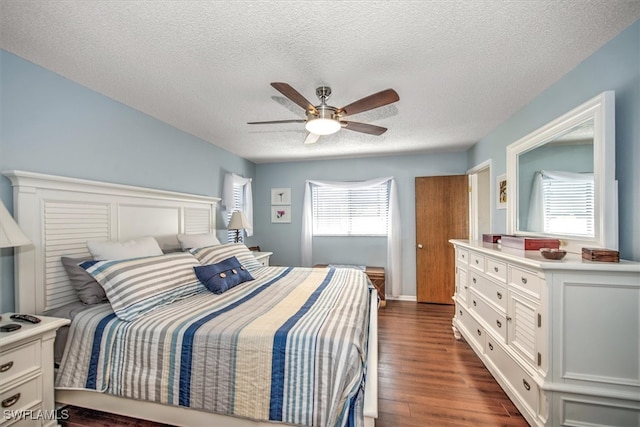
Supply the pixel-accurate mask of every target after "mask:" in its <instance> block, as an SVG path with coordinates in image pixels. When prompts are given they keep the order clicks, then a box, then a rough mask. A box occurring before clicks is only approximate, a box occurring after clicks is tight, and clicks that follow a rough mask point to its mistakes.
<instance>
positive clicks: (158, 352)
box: [56, 267, 371, 426]
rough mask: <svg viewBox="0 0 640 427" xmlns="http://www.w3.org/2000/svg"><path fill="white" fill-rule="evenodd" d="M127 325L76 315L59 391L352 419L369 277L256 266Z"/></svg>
mask: <svg viewBox="0 0 640 427" xmlns="http://www.w3.org/2000/svg"><path fill="white" fill-rule="evenodd" d="M252 275H253V276H254V278H255V280H253V281H251V282H245V283H243V284H241V285H238V286H236V287H235V288H232V289H230V290H229V291H227V292H225V293H224V294H221V295H215V294H213V293H210V292H208V291H206V292H202V293H200V294H197V295H194V296H191V297H188V298H186V299H184V300H180V301H176V302H174V303H172V304H170V305H168V306H165V307H159V308H157V309H156V310H153V311H151V312H150V313H148V314H145V315H144V316H143V317H141V318H139V319H136V320H134V321H131V322H126V321H122V320H120V319H118V318H117V317H116V316H115V314H114V313H113V312H112V311H111V309H110V306H109V305H106V307H105V306H104V305H103V306H101V307H96V308H95V309H90V310H86V311H83V312H82V313H80V314H78V315H77V316H76V317H75V319H74V320H73V323H72V325H71V329H70V331H69V338H68V340H67V347H66V350H65V355H64V358H63V360H62V363H61V366H60V369H59V372H58V374H57V377H56V387H57V388H61V389H64V388H66V389H90V390H97V391H102V392H106V393H109V394H114V395H117V396H122V397H127V398H133V399H142V400H149V401H155V402H159V403H163V404H167V405H179V406H185V407H190V408H197V409H201V410H205V411H210V412H216V413H220V414H225V415H233V416H240V417H248V418H252V419H258V420H270V421H280V422H285V423H291V424H298V425H304V426H343V425H348V424H352V423H354V422H355V423H356V424H360V423H361V421H362V418H363V416H362V409H361V405H360V404H359V403H358V402H359V401H360V400H361V399H362V396H361V395H362V393H361V391H362V389H363V386H364V374H365V369H366V367H365V361H366V347H367V337H368V318H369V310H370V309H371V307H369V292H370V282H369V280H368V279H367V277H366V276H365V274H364V273H363V272H361V271H357V270H353V269H333V268H328V269H311V268H286V267H265V268H261V269H258V270H256V271H253V272H252Z"/></svg>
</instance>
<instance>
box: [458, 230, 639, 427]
mask: <svg viewBox="0 0 640 427" xmlns="http://www.w3.org/2000/svg"><path fill="white" fill-rule="evenodd" d="M450 242H451V243H452V244H453V247H454V250H455V259H456V262H455V295H454V301H455V316H454V318H453V321H452V326H453V332H454V335H455V336H456V338H458V339H462V338H464V340H465V341H466V342H467V343H468V344H469V345H470V346H471V348H472V349H473V350H474V351H475V353H476V354H477V355H478V357H479V358H480V360H481V361H482V362H483V363H484V364H485V366H486V367H487V369H488V370H489V371H490V372H491V374H492V375H493V376H494V377H495V379H496V381H497V382H498V383H499V384H500V386H501V387H502V388H503V389H504V391H505V392H506V394H507V395H508V396H509V398H510V399H511V400H512V401H513V403H514V404H515V405H516V407H517V408H518V409H519V410H520V412H521V413H522V414H523V416H524V417H525V418H526V419H527V421H528V422H529V423H530V424H531V425H532V426H545V427H548V426H554V427H555V426H569V425H570V426H578V425H585V426H586V425H590V426H596V425H609V426H630V427H631V426H633V427H637V426H638V425H640V365H639V364H638V361H640V321H639V317H638V313H639V309H640V263H637V262H631V261H624V260H621V261H620V262H619V263H607V262H604V263H596V262H591V261H586V260H583V259H582V256H581V254H575V253H569V254H567V256H566V257H565V258H563V259H562V260H558V261H556V260H547V259H545V258H543V257H542V256H541V255H540V253H539V251H534V250H531V251H526V250H513V249H512V248H501V247H499V246H498V245H495V244H491V243H486V242H482V241H468V240H451V241H450ZM604 420H606V422H605V424H603V421H604Z"/></svg>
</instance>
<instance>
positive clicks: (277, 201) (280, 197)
mask: <svg viewBox="0 0 640 427" xmlns="http://www.w3.org/2000/svg"><path fill="white" fill-rule="evenodd" d="M271 204H272V205H290V204H291V189H290V188H272V189H271Z"/></svg>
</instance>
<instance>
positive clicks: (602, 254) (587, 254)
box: [582, 248, 620, 262]
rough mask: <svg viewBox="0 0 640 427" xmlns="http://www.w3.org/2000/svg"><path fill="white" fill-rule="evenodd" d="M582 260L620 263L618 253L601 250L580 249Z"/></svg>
mask: <svg viewBox="0 0 640 427" xmlns="http://www.w3.org/2000/svg"><path fill="white" fill-rule="evenodd" d="M582 259H586V260H588V261H600V262H620V252H618V251H614V250H611V249H602V248H582Z"/></svg>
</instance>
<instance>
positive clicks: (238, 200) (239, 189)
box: [227, 185, 244, 243]
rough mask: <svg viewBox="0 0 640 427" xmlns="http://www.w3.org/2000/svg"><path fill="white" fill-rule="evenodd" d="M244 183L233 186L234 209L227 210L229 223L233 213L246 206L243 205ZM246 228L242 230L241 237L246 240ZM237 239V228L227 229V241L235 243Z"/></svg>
mask: <svg viewBox="0 0 640 427" xmlns="http://www.w3.org/2000/svg"><path fill="white" fill-rule="evenodd" d="M243 191H244V186H243V185H234V186H233V209H230V210H227V224H228V223H229V221H231V215H233V213H234V212H235V211H244V206H242V199H243V197H242V196H243ZM243 237H244V230H240V238H241V239H242V240H243V241H244V239H243ZM235 240H236V230H227V242H228V243H233V242H235Z"/></svg>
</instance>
